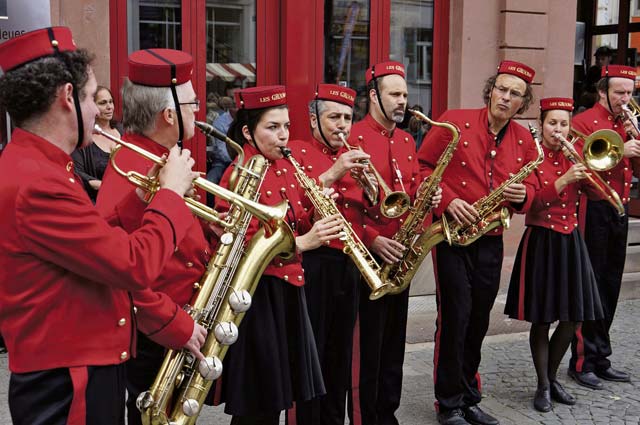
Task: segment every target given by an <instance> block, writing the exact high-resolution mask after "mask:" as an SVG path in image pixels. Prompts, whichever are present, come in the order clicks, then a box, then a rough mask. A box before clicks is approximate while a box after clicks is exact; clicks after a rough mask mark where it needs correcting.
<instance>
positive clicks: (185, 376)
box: [136, 155, 295, 425]
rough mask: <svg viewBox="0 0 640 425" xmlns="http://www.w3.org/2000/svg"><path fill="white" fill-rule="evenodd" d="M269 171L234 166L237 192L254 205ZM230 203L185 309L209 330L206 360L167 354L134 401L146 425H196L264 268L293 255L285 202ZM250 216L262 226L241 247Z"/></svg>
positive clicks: (257, 164)
mask: <svg viewBox="0 0 640 425" xmlns="http://www.w3.org/2000/svg"><path fill="white" fill-rule="evenodd" d="M239 160H240V158H239ZM238 164H240V162H239V163H238ZM268 166H269V164H268V162H267V161H266V159H265V158H264V157H263V156H262V155H256V156H254V157H252V158H251V159H250V160H249V161H248V163H247V165H246V166H244V167H241V166H237V169H239V172H238V173H237V176H238V179H237V182H236V184H235V191H236V193H237V194H238V195H240V196H242V197H244V198H247V199H251V200H253V201H257V200H258V199H259V196H260V194H259V190H260V186H261V184H262V181H263V180H264V176H265V175H266V172H267V169H268ZM230 204H231V206H230V209H229V212H228V215H227V218H226V219H227V220H228V222H229V223H235V224H234V225H231V226H230V227H228V228H226V229H225V230H226V232H225V233H224V234H223V235H222V236H221V238H220V245H219V247H218V249H217V251H216V253H215V254H214V255H213V257H212V258H211V260H210V261H209V264H208V265H207V270H206V272H205V274H204V275H203V277H202V278H201V280H200V282H199V283H196V284H195V287H196V289H197V290H198V293H197V295H196V296H195V299H194V301H193V305H192V306H185V309H187V311H189V313H190V314H191V316H192V317H193V319H194V320H195V321H196V322H197V323H199V324H200V325H202V326H204V327H205V328H206V329H207V331H208V335H207V339H206V341H205V344H204V346H203V347H202V348H201V352H202V353H203V354H204V356H205V360H203V361H200V362H198V361H197V360H196V358H195V357H194V356H193V355H192V354H191V353H190V352H189V351H188V350H186V349H182V350H170V351H169V352H168V353H167V354H166V356H165V359H164V362H163V363H162V366H161V367H160V371H159V372H158V374H157V375H156V379H155V381H154V383H153V385H152V386H151V388H150V389H149V390H148V391H145V392H143V393H141V394H140V395H139V396H138V399H137V403H136V404H137V406H138V409H140V411H141V413H142V422H143V423H144V424H145V425H169V424H171V425H188V424H194V423H195V421H196V419H197V417H198V415H199V413H200V409H201V408H202V405H203V403H204V399H205V398H206V396H207V393H208V392H209V390H210V389H211V386H212V384H213V381H214V380H215V379H217V378H218V377H219V376H220V375H221V374H222V359H223V358H224V356H225V354H226V352H227V349H228V346H229V345H231V344H233V343H234V342H235V341H236V339H237V337H238V326H239V324H240V322H241V320H242V318H243V317H244V313H245V312H246V311H247V310H248V309H249V307H250V306H251V295H252V294H253V293H254V291H255V288H256V286H257V284H258V281H259V279H260V277H261V276H262V273H263V272H264V269H265V268H266V267H267V265H268V264H269V262H270V261H271V260H272V259H273V257H275V256H276V255H281V256H282V257H284V258H287V257H291V256H292V255H293V252H294V249H295V238H294V236H293V233H292V231H291V229H290V228H289V226H288V225H287V224H286V222H285V221H284V217H285V216H286V210H287V204H286V201H283V202H281V203H280V204H278V205H277V206H275V207H269V209H268V210H265V211H269V213H268V214H267V213H264V214H261V213H259V212H258V213H256V212H255V211H252V212H251V213H249V212H248V211H247V210H246V209H245V208H243V207H242V206H241V205H240V203H236V202H231V203H230ZM265 208H267V207H265ZM271 208H274V209H275V211H278V213H277V215H276V214H274V213H273V211H274V210H272V209H271ZM252 214H253V215H255V216H256V217H257V218H258V220H260V222H261V224H262V226H261V228H260V229H259V230H258V232H256V234H255V235H254V236H253V237H252V238H251V240H250V241H249V242H245V234H246V231H247V228H248V226H249V223H250V221H251V219H252V217H253V215H252Z"/></svg>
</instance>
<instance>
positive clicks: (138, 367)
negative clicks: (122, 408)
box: [126, 332, 165, 425]
mask: <svg viewBox="0 0 640 425" xmlns="http://www.w3.org/2000/svg"><path fill="white" fill-rule="evenodd" d="M164 355H165V349H164V347H162V346H161V345H159V344H156V343H155V342H153V341H151V340H150V339H149V338H147V337H146V336H145V335H144V334H143V333H141V332H138V346H137V356H136V357H135V358H132V359H130V360H129V361H128V362H127V363H126V370H127V421H128V425H142V417H141V416H140V411H139V410H138V407H137V406H136V399H137V398H138V395H139V394H140V393H141V392H143V391H147V390H148V389H149V388H151V384H153V381H154V380H155V379H156V375H157V374H158V371H159V370H160V366H161V365H162V361H163V360H164Z"/></svg>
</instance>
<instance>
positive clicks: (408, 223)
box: [381, 109, 460, 294]
mask: <svg viewBox="0 0 640 425" xmlns="http://www.w3.org/2000/svg"><path fill="white" fill-rule="evenodd" d="M409 112H411V113H412V114H413V115H415V117H416V118H418V119H420V120H422V121H426V122H428V123H429V124H431V125H435V126H436V127H443V128H446V129H447V130H449V131H450V132H451V136H452V139H451V142H449V144H448V145H447V147H446V148H445V150H444V151H443V152H442V154H440V158H438V162H437V165H436V167H435V169H434V170H433V173H432V174H431V175H430V176H429V178H428V179H427V180H425V181H423V182H422V183H421V184H420V187H419V188H418V191H417V192H416V199H415V201H414V203H413V205H412V206H411V208H410V209H409V215H408V216H407V218H406V220H405V222H404V223H403V224H402V226H401V227H400V229H399V230H398V232H397V233H396V234H395V235H394V236H393V240H395V241H396V242H399V243H401V244H402V245H404V247H405V248H406V250H405V251H404V253H403V256H402V259H400V261H398V262H397V263H394V264H385V265H384V266H383V267H382V274H381V279H382V280H383V281H385V282H389V283H390V285H391V286H390V289H389V290H388V293H389V294H399V293H400V292H402V291H404V290H405V289H407V287H408V286H409V284H410V283H411V280H412V279H413V277H414V276H415V274H416V272H417V271H418V268H419V267H420V264H422V261H424V259H425V258H426V257H427V254H429V251H430V249H431V248H430V247H431V246H433V245H431V242H430V239H432V238H433V237H434V230H435V228H434V229H431V228H430V229H429V230H430V231H426V230H425V229H424V221H425V218H426V217H427V215H428V214H429V213H430V212H431V209H432V207H433V206H432V204H431V198H432V197H433V196H434V195H435V193H436V192H437V190H438V185H439V184H440V181H441V180H442V174H443V173H444V170H445V168H447V165H448V164H449V161H451V157H453V152H454V151H455V150H456V147H457V146H458V142H459V141H460V130H459V129H458V127H457V126H456V125H454V124H452V123H448V122H438V121H433V120H431V119H430V118H428V117H427V116H426V115H424V114H422V113H421V112H419V111H414V110H411V109H409ZM447 231H448V228H446V227H445V228H441V227H440V228H438V232H437V233H436V234H438V233H440V234H445V235H446V232H447ZM425 247H429V249H425Z"/></svg>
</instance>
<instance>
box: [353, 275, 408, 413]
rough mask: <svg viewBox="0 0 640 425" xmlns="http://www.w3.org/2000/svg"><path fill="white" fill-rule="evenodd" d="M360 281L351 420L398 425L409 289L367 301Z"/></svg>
mask: <svg viewBox="0 0 640 425" xmlns="http://www.w3.org/2000/svg"><path fill="white" fill-rule="evenodd" d="M370 293H371V291H370V290H369V289H368V286H366V284H365V283H364V282H363V283H362V285H361V290H360V312H359V316H358V324H357V326H356V336H354V353H353V358H354V364H353V366H352V371H353V374H354V381H355V382H354V385H353V388H352V396H351V404H352V406H351V407H352V409H351V410H350V412H349V416H350V419H351V423H352V424H353V423H358V422H359V423H362V425H374V424H375V425H378V424H379V425H387V424H392V425H397V424H398V420H397V419H396V417H395V411H396V410H397V409H398V407H399V406H400V396H401V395H402V365H403V363H404V349H405V347H404V344H405V340H406V335H407V311H408V308H409V290H406V291H404V292H402V293H401V294H398V295H386V296H384V297H382V298H380V299H377V300H375V301H371V300H369V295H370Z"/></svg>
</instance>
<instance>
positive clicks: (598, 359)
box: [569, 201, 629, 372]
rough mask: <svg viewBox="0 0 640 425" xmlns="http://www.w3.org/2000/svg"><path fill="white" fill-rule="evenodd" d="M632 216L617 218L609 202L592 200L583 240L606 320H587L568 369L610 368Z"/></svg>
mask: <svg viewBox="0 0 640 425" xmlns="http://www.w3.org/2000/svg"><path fill="white" fill-rule="evenodd" d="M628 230H629V217H628V216H627V215H626V214H625V216H624V217H620V216H618V214H617V213H616V212H615V210H614V209H613V208H612V207H611V206H610V205H609V203H608V202H607V201H595V202H594V201H589V202H588V204H587V217H586V221H585V234H584V241H585V243H586V244H587V249H588V250H589V258H590V259H591V265H592V266H593V272H594V273H595V275H596V281H597V282H598V291H599V293H600V301H601V302H602V309H603V311H604V319H603V320H597V321H587V322H584V323H583V324H582V326H581V327H579V328H578V330H577V331H576V337H575V338H574V339H573V342H572V344H571V361H570V364H569V367H570V368H571V369H572V370H574V371H578V372H592V371H594V370H596V369H599V370H603V369H607V368H609V367H610V366H611V362H610V361H609V359H608V358H607V357H609V356H610V355H611V341H610V339H609V329H611V323H612V322H613V318H614V316H615V313H616V307H617V305H618V297H619V295H620V286H621V285H622V273H623V271H624V261H625V257H626V252H627V233H628Z"/></svg>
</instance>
